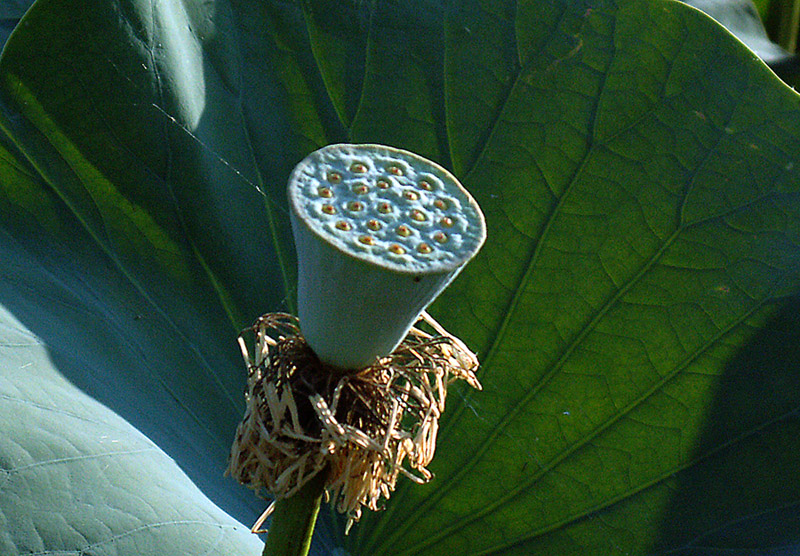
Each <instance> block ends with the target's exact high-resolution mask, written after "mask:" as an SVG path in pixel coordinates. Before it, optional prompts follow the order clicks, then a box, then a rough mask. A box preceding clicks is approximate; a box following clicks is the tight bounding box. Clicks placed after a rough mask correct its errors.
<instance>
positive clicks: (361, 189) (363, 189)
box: [353, 183, 369, 195]
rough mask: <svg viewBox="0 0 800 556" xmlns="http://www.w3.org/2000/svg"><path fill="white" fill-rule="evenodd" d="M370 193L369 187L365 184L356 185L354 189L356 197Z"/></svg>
mask: <svg viewBox="0 0 800 556" xmlns="http://www.w3.org/2000/svg"><path fill="white" fill-rule="evenodd" d="M368 192H369V187H367V186H366V185H364V184H363V183H359V184H356V185H355V186H354V187H353V193H355V194H356V195H366V194H367V193H368Z"/></svg>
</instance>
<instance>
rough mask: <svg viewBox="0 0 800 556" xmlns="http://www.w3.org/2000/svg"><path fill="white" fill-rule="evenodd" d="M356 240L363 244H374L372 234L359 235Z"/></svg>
mask: <svg viewBox="0 0 800 556" xmlns="http://www.w3.org/2000/svg"><path fill="white" fill-rule="evenodd" d="M358 241H360V242H361V243H363V244H364V245H375V239H374V238H373V237H372V236H360V237H359V238H358Z"/></svg>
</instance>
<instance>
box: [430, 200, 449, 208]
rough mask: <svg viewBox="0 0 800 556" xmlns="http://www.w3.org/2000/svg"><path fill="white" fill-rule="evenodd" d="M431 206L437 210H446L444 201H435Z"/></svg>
mask: <svg viewBox="0 0 800 556" xmlns="http://www.w3.org/2000/svg"><path fill="white" fill-rule="evenodd" d="M433 206H435V207H436V208H437V209H439V210H446V209H447V201H445V200H444V199H436V200H435V201H434V202H433Z"/></svg>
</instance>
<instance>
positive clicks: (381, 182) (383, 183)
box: [376, 180, 392, 189]
mask: <svg viewBox="0 0 800 556" xmlns="http://www.w3.org/2000/svg"><path fill="white" fill-rule="evenodd" d="M376 185H377V186H378V188H379V189H389V188H390V187H391V186H392V184H391V183H389V182H388V181H386V180H378V183H377V184H376Z"/></svg>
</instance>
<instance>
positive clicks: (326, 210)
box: [322, 205, 336, 214]
mask: <svg viewBox="0 0 800 556" xmlns="http://www.w3.org/2000/svg"><path fill="white" fill-rule="evenodd" d="M322 212H324V213H325V214H336V207H334V206H333V205H322Z"/></svg>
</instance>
